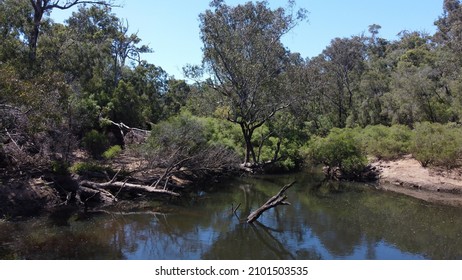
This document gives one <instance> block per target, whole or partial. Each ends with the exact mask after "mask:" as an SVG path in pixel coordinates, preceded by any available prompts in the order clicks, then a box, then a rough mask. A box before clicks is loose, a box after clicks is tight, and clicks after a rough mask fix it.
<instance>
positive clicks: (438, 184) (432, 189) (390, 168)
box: [373, 156, 462, 207]
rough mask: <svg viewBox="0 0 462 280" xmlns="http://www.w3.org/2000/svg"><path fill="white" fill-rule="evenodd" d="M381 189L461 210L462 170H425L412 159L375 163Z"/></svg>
mask: <svg viewBox="0 0 462 280" xmlns="http://www.w3.org/2000/svg"><path fill="white" fill-rule="evenodd" d="M373 165H374V166H376V167H377V168H378V170H379V171H380V179H379V180H380V183H381V184H380V188H381V189H383V190H386V191H393V192H398V193H402V194H405V195H409V196H412V197H415V198H418V199H422V200H425V201H428V202H432V203H438V204H446V205H451V206H457V207H462V168H458V169H453V170H445V169H440V168H424V167H422V166H421V165H420V163H419V162H418V161H417V160H415V159H413V158H412V157H411V156H405V157H403V158H402V159H399V160H394V161H376V162H374V163H373Z"/></svg>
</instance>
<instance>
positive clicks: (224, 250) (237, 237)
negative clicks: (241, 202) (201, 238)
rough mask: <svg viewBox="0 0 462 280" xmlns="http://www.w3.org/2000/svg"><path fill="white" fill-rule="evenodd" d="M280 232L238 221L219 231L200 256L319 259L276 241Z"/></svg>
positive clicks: (311, 253) (310, 252)
mask: <svg viewBox="0 0 462 280" xmlns="http://www.w3.org/2000/svg"><path fill="white" fill-rule="evenodd" d="M280 234H281V233H278V232H277V231H275V230H274V229H271V228H268V227H266V226H264V225H261V224H259V225H248V224H239V225H236V226H235V227H234V230H232V231H229V232H226V233H223V234H222V235H221V236H220V238H219V239H217V240H216V241H215V242H214V243H213V244H212V246H211V247H210V249H209V250H208V251H207V252H205V253H204V254H203V255H202V259H233V260H239V259H244V260H272V259H283V260H286V259H299V258H302V259H319V258H320V256H319V255H318V254H316V252H314V251H309V250H303V249H302V250H293V248H290V246H288V245H287V243H284V241H282V242H281V241H280V239H279V238H280V237H279V235H280ZM292 250H293V251H292Z"/></svg>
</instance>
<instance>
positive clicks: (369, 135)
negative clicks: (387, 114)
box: [359, 125, 412, 160]
mask: <svg viewBox="0 0 462 280" xmlns="http://www.w3.org/2000/svg"><path fill="white" fill-rule="evenodd" d="M411 136H412V131H411V129H410V128H408V127H407V126H404V125H393V126H391V127H387V126H384V125H375V126H367V127H366V128H365V129H363V130H362V131H361V133H360V135H359V138H360V141H361V143H362V146H363V149H364V152H365V153H366V154H368V155H370V156H374V157H376V158H378V159H385V160H392V159H396V158H399V157H400V156H403V155H405V154H408V153H409V152H410V150H409V148H410V143H411Z"/></svg>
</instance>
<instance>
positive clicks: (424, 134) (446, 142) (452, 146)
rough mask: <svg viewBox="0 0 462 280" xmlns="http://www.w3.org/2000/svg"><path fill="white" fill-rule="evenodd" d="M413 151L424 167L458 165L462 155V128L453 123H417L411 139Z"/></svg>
mask: <svg viewBox="0 0 462 280" xmlns="http://www.w3.org/2000/svg"><path fill="white" fill-rule="evenodd" d="M411 152H412V155H413V156H414V158H415V159H417V160H418V161H419V162H420V163H421V165H422V166H424V167H426V166H428V165H434V166H444V167H446V168H453V167H456V166H458V165H459V164H460V158H461V155H462V128H460V127H459V126H455V125H452V124H446V125H443V124H439V123H429V122H423V123H417V124H416V125H415V129H414V134H413V137H412V141H411Z"/></svg>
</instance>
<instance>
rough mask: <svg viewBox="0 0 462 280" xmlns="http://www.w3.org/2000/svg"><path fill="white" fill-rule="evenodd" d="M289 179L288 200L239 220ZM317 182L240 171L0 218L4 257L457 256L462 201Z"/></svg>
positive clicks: (304, 176)
mask: <svg viewBox="0 0 462 280" xmlns="http://www.w3.org/2000/svg"><path fill="white" fill-rule="evenodd" d="M293 180H296V181H297V184H296V185H294V186H293V187H292V188H291V189H289V190H288V193H287V195H288V201H289V202H291V204H292V205H290V206H279V207H277V208H276V209H271V210H269V211H267V212H265V213H264V214H263V216H262V217H260V219H259V223H257V224H255V225H248V224H246V223H243V222H242V221H241V220H243V219H245V217H246V216H247V215H248V214H249V213H250V212H251V211H252V210H254V209H256V208H257V207H259V206H260V205H261V204H262V203H264V202H265V201H266V200H267V199H268V198H269V197H271V196H273V195H274V194H276V193H277V192H278V191H279V189H280V188H281V187H282V186H283V185H284V184H287V183H289V182H291V181H293ZM321 181H322V176H321V175H320V174H318V173H306V172H305V173H298V174H291V175H284V176H265V177H259V178H239V179H235V180H232V181H229V182H227V183H220V184H217V185H215V186H211V187H210V188H209V190H208V191H207V192H199V193H197V194H196V195H194V196H193V197H191V198H189V199H188V200H187V201H186V200H185V201H183V202H182V201H180V202H175V203H172V202H171V203H160V202H152V203H149V204H144V205H143V207H138V208H137V209H131V210H130V211H129V212H127V211H126V207H125V211H124V212H121V211H120V209H118V208H117V207H116V208H113V209H106V211H105V212H104V213H102V212H100V213H94V214H88V215H82V214H78V213H69V215H65V214H64V213H63V215H62V216H57V215H53V216H50V215H47V216H42V217H37V218H32V219H28V220H26V221H19V222H18V221H16V222H5V221H1V222H0V259H148V260H150V259H215V260H220V259H288V260H290V259H355V260H358V259H359V260H360V259H462V238H461V234H462V219H461V217H462V209H458V208H451V207H443V206H437V205H432V204H429V203H425V202H421V201H419V200H415V199H412V198H408V197H405V196H402V195H398V194H393V193H387V192H383V191H379V190H377V189H376V188H374V186H371V185H366V184H358V183H332V182H330V183H329V182H326V183H322V182H321ZM238 204H241V205H240V207H239V208H238V210H237V211H236V213H235V215H234V214H233V211H232V209H233V207H236V206H237V205H238Z"/></svg>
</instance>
